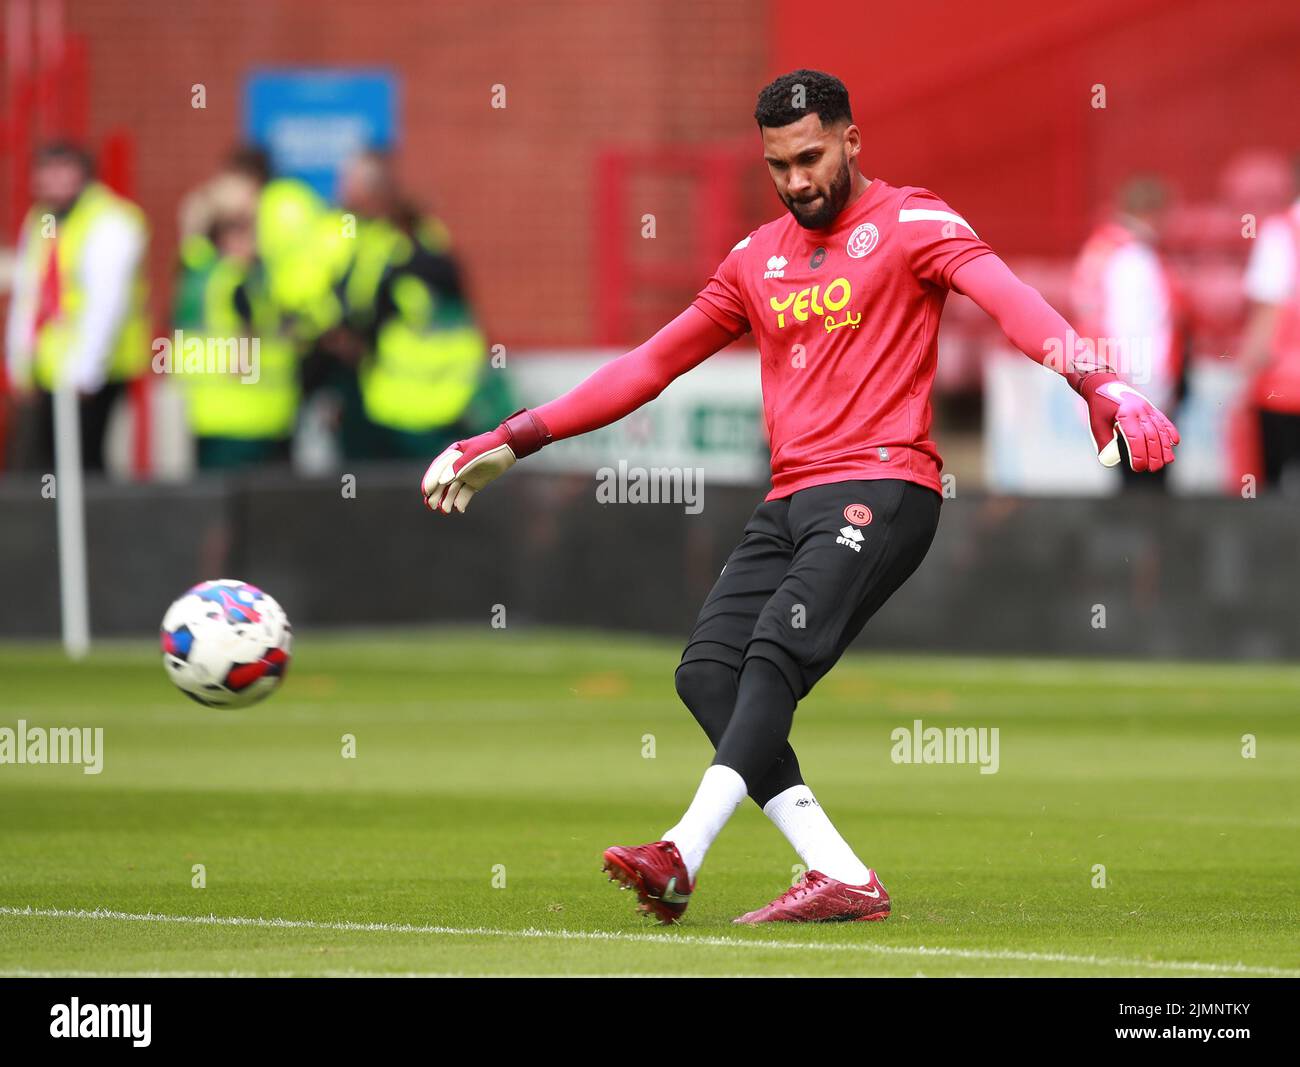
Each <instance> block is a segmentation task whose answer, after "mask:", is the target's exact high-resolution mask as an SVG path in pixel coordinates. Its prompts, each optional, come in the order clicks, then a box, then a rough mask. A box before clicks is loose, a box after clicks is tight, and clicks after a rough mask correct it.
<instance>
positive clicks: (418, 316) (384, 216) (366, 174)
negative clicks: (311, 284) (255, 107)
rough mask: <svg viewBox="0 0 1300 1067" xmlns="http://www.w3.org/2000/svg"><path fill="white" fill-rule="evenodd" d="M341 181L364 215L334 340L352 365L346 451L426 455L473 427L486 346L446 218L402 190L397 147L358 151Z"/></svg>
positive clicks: (347, 200)
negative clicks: (393, 154)
mask: <svg viewBox="0 0 1300 1067" xmlns="http://www.w3.org/2000/svg"><path fill="white" fill-rule="evenodd" d="M340 189H341V200H342V205H343V208H344V210H345V211H347V212H349V213H351V214H352V215H353V216H355V218H356V238H355V241H353V242H352V245H353V248H352V255H351V259H350V261H349V262H348V264H347V267H346V270H345V272H344V275H343V279H342V281H341V283H340V285H339V290H338V291H339V296H340V300H341V304H342V308H343V327H342V329H341V330H340V331H336V333H335V334H334V335H333V336H332V337H331V338H330V339H329V342H328V347H329V349H330V351H331V352H332V354H333V355H334V356H335V357H336V358H337V359H338V360H339V362H340V364H341V365H342V367H343V374H342V376H341V377H342V385H341V388H342V391H343V393H344V403H343V415H342V426H341V438H342V447H343V453H344V455H345V456H347V457H349V458H353V459H392V458H421V459H427V458H428V457H431V456H433V455H434V454H436V453H437V452H439V451H440V450H441V449H442V448H444V447H445V446H446V445H447V444H448V443H450V442H451V441H453V440H455V439H456V438H457V437H458V436H460V435H461V434H462V432H463V431H464V429H465V425H464V421H463V420H465V419H466V418H467V416H468V415H469V413H470V410H471V409H470V405H471V402H472V401H473V400H474V399H475V396H476V393H478V391H479V385H480V379H481V375H482V374H483V371H484V367H485V364H486V359H485V356H486V351H485V349H486V346H485V343H484V340H483V337H482V335H481V334H480V333H479V331H478V329H477V328H476V326H475V325H474V321H473V317H472V315H471V312H470V309H469V306H468V301H467V299H466V295H465V291H464V287H463V284H462V282H461V277H460V270H459V267H458V265H457V263H456V260H455V258H454V257H453V255H452V253H451V247H450V244H451V242H450V237H449V235H448V232H447V228H446V227H445V226H444V225H443V223H442V222H441V221H440V220H438V219H436V218H432V217H428V216H422V215H421V214H420V213H419V212H418V211H417V210H416V209H414V208H413V207H412V206H411V205H410V204H409V203H408V202H407V200H406V199H405V198H404V197H403V196H402V194H401V192H400V190H399V189H398V187H397V184H396V180H395V177H394V174H393V170H392V163H391V160H390V159H389V157H388V156H387V155H385V154H383V153H379V152H366V153H363V154H361V155H359V156H357V157H356V158H354V159H353V160H351V161H350V162H349V163H348V165H347V166H346V167H345V168H344V171H343V175H342V179H341V184H340Z"/></svg>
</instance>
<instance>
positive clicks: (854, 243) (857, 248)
mask: <svg viewBox="0 0 1300 1067" xmlns="http://www.w3.org/2000/svg"><path fill="white" fill-rule="evenodd" d="M879 243H880V231H879V230H877V229H876V227H875V224H874V223H870V222H864V223H863V224H862V225H861V226H858V227H857V228H856V229H854V231H853V232H852V233H851V234H849V243H848V244H847V245H846V246H845V251H847V252H848V254H849V255H850V256H852V257H853V258H854V259H861V258H862V257H863V256H865V255H866V254H867V253H868V252H870V251H871V250H872V249H874V248H875V247H876V245H878V244H879Z"/></svg>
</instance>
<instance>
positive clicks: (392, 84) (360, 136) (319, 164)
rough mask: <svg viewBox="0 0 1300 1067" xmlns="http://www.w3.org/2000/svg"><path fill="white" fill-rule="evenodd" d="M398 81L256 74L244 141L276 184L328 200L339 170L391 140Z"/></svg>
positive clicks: (366, 73)
mask: <svg viewBox="0 0 1300 1067" xmlns="http://www.w3.org/2000/svg"><path fill="white" fill-rule="evenodd" d="M397 125H398V118H397V78H396V76H395V75H394V74H392V73H390V72H388V71H384V70H360V71H356V70H266V71H255V72H254V73H253V74H251V75H250V76H249V78H248V82H247V84H246V85H245V89H244V137H245V139H246V140H247V141H248V142H249V143H250V144H256V145H258V146H260V147H261V148H264V149H266V151H267V153H268V154H269V155H270V157H271V168H272V171H273V173H274V174H275V175H276V176H277V177H282V176H283V177H293V178H301V179H302V180H303V181H305V182H307V183H308V184H309V185H311V186H312V187H313V188H314V189H315V190H316V191H317V192H318V193H320V194H321V196H323V197H325V198H326V199H330V200H332V199H334V193H335V185H336V183H337V180H338V172H339V167H340V166H341V165H342V164H343V162H344V160H346V159H348V158H349V157H351V156H353V155H355V154H356V153H358V152H361V151H364V150H365V149H367V148H390V147H392V145H393V143H394V142H395V141H396V139H397Z"/></svg>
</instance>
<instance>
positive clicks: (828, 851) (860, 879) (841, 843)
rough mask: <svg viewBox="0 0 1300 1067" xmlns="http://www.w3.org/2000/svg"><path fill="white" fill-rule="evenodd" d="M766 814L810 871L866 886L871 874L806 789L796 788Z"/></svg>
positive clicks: (779, 798)
mask: <svg viewBox="0 0 1300 1067" xmlns="http://www.w3.org/2000/svg"><path fill="white" fill-rule="evenodd" d="M763 814H764V815H766V816H767V817H768V818H769V819H771V820H772V821H773V822H774V823H776V826H777V829H778V830H780V831H781V833H783V834H785V838H786V840H787V841H789V842H790V844H791V845H793V846H794V850H795V851H796V852H797V853H799V856H800V858H801V859H802V860H803V861H804V863H806V864H807V865H808V869H809V870H810V871H821V872H822V874H824V875H826V877H828V878H834V879H835V880H836V881H839V882H844V883H845V884H846V885H866V884H867V882H869V881H871V872H870V871H869V870H868V869H867V867H866V865H865V864H863V862H862V861H861V860H860V859H858V857H857V856H856V855H855V854H854V852H853V849H851V848H850V847H849V843H848V842H847V841H845V840H844V838H842V837H841V836H840V832H839V831H838V830H836V829H835V827H834V826H833V825H832V824H831V820H830V819H829V818H828V817H827V815H826V812H824V811H822V807H821V805H820V804H818V803H817V798H816V797H815V796H813V794H812V790H811V789H809V788H808V787H807V786H806V785H792V786H791V787H790V788H789V789H787V790H785V792H783V793H778V794H777V795H776V796H774V797H773V798H772V799H771V800H769V801H768V802H767V803H766V804H764V805H763Z"/></svg>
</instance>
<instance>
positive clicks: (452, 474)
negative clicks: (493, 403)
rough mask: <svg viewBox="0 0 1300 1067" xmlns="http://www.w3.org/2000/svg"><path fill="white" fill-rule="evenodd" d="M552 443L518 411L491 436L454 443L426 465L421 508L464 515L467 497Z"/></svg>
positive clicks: (538, 423) (535, 421)
mask: <svg viewBox="0 0 1300 1067" xmlns="http://www.w3.org/2000/svg"><path fill="white" fill-rule="evenodd" d="M550 442H551V433H550V431H549V430H548V429H547V428H546V424H545V423H544V422H542V420H541V419H540V418H538V417H537V415H536V414H535V413H533V412H531V411H529V410H528V409H527V408H521V409H520V410H519V411H516V412H515V413H514V414H513V415H511V416H510V418H508V419H506V421H505V422H503V423H502V424H501V425H500V426H498V427H497V428H496V429H495V430H492V431H491V432H490V433H481V434H479V435H478V436H477V437H471V438H469V439H468V440H466V441H457V442H456V443H455V444H454V445H451V446H450V447H448V448H446V449H444V450H443V451H442V452H441V453H439V454H438V456H437V458H436V459H435V460H434V461H433V462H432V463H430V464H429V469H428V470H426V471H425V472H424V480H423V481H422V482H421V483H420V492H421V494H422V495H423V496H424V506H425V507H427V508H428V509H429V510H430V511H441V512H442V513H443V514H444V515H450V514H451V512H452V509H453V508H454V509H455V510H456V511H460V512H463V511H464V510H465V508H466V507H468V506H469V502H470V498H471V497H473V496H474V494H475V493H477V492H478V491H479V490H480V489H482V488H483V487H484V486H485V485H487V484H488V483H489V482H493V481H496V479H498V478H500V477H501V475H503V474H505V472H506V471H508V470H509V469H510V468H511V467H513V466H514V465H515V460H517V459H523V458H524V456H531V455H532V454H533V453H534V452H536V451H537V450H538V449H539V448H541V447H542V446H543V445H548V444H550Z"/></svg>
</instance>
